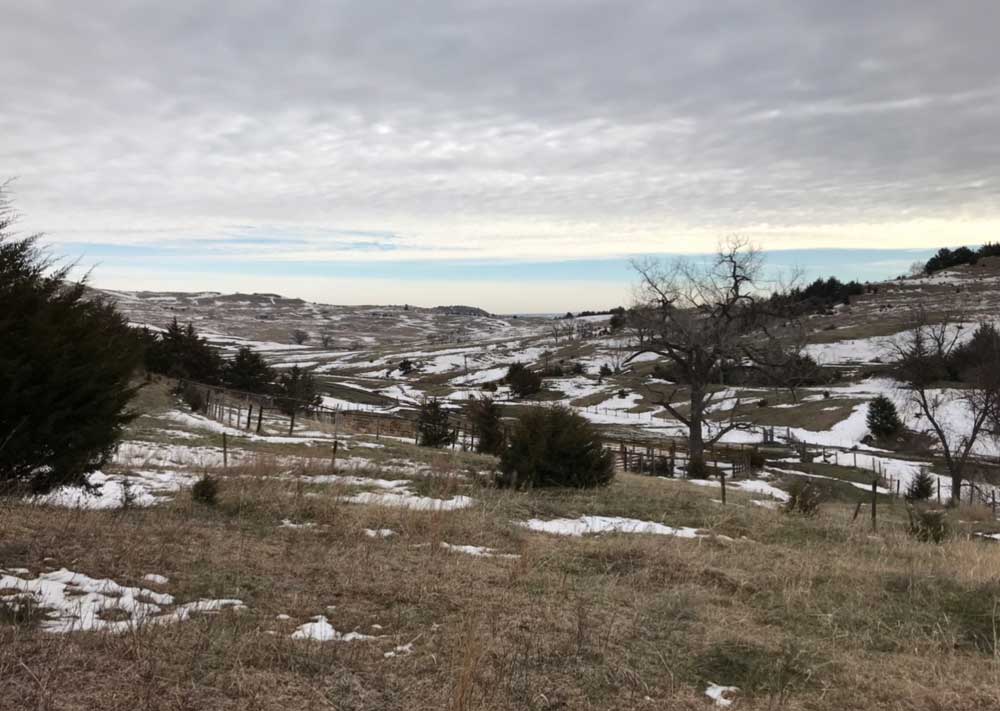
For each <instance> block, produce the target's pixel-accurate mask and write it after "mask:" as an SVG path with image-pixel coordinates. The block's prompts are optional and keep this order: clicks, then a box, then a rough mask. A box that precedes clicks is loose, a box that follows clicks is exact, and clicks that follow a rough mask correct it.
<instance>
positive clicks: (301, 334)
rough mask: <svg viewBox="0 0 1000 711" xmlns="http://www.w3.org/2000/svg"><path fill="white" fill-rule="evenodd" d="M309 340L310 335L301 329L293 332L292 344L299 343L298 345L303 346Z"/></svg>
mask: <svg viewBox="0 0 1000 711" xmlns="http://www.w3.org/2000/svg"><path fill="white" fill-rule="evenodd" d="M308 340H309V334H308V333H307V332H306V331H303V330H302V329H299V328H297V329H295V330H294V331H292V342H293V343H297V344H298V345H300V346H301V345H302V344H303V343H305V342H306V341H308Z"/></svg>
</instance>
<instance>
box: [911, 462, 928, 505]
mask: <svg viewBox="0 0 1000 711" xmlns="http://www.w3.org/2000/svg"><path fill="white" fill-rule="evenodd" d="M932 496H934V477H932V476H931V474H930V472H929V471H927V470H926V469H921V470H920V471H919V472H918V473H917V475H916V476H915V477H913V478H912V479H911V480H910V484H909V486H907V487H906V498H907V499H909V500H910V501H927V499H929V498H931V497H932Z"/></svg>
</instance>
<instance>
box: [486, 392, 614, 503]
mask: <svg viewBox="0 0 1000 711" xmlns="http://www.w3.org/2000/svg"><path fill="white" fill-rule="evenodd" d="M500 471H501V476H500V477H499V479H498V483H499V484H500V485H501V486H509V487H512V488H515V489H524V488H531V487H535V486H566V487H576V488H588V487H596V486H606V485H607V484H609V483H610V482H611V480H612V478H613V477H614V473H615V469H614V457H613V455H612V454H611V452H609V451H607V450H605V449H604V447H603V446H602V445H601V440H600V436H599V435H598V432H597V430H596V429H594V427H593V426H592V425H591V424H590V423H589V422H588V421H587V420H586V419H584V418H583V417H581V416H580V415H578V414H576V413H575V412H573V411H572V410H569V409H567V408H565V407H552V408H548V407H536V408H532V409H531V410H529V411H528V412H526V413H525V414H524V415H522V416H521V419H520V420H519V421H518V423H517V426H516V428H515V430H514V434H513V435H512V436H511V441H510V446H509V447H508V448H507V449H506V450H505V451H504V453H503V455H502V456H501V458H500Z"/></svg>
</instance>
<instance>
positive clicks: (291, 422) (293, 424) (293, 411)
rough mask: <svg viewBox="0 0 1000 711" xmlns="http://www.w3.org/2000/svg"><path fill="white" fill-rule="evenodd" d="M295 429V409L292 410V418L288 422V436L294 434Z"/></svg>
mask: <svg viewBox="0 0 1000 711" xmlns="http://www.w3.org/2000/svg"><path fill="white" fill-rule="evenodd" d="M294 429H295V410H292V416H291V420H290V421H289V423H288V436H289V437H291V436H292V430H294Z"/></svg>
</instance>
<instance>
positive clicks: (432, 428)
mask: <svg viewBox="0 0 1000 711" xmlns="http://www.w3.org/2000/svg"><path fill="white" fill-rule="evenodd" d="M449 420H450V418H449V417H448V411H447V410H445V409H444V407H443V406H442V405H441V403H440V402H438V400H436V399H433V400H425V401H424V402H423V404H422V405H421V406H420V413H419V414H418V415H417V439H418V440H419V442H420V446H421V447H444V446H447V445H449V444H451V443H452V442H454V441H455V434H456V433H455V431H454V430H452V428H451V422H450V421H449Z"/></svg>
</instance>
